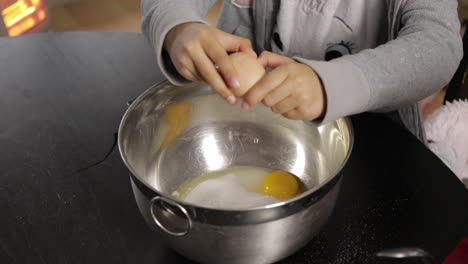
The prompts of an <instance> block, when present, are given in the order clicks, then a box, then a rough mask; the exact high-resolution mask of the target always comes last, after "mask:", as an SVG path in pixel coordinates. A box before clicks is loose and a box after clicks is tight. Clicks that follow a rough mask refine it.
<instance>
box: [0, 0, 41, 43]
mask: <svg viewBox="0 0 468 264" xmlns="http://www.w3.org/2000/svg"><path fill="white" fill-rule="evenodd" d="M42 2H43V0H17V1H16V2H14V3H13V4H11V5H10V6H8V7H7V8H5V9H4V10H3V11H2V16H3V21H4V22H5V26H6V28H7V30H8V35H10V36H12V37H13V36H18V35H21V34H23V33H25V32H26V31H28V30H30V29H32V28H33V27H34V26H36V25H37V24H38V23H40V22H42V21H44V20H45V19H46V17H47V13H46V11H45V8H44V5H43V3H42ZM36 14H37V16H36Z"/></svg>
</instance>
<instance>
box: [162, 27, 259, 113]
mask: <svg viewBox="0 0 468 264" xmlns="http://www.w3.org/2000/svg"><path fill="white" fill-rule="evenodd" d="M164 48H165V49H166V50H167V51H168V53H169V55H170V57H171V60H172V63H173V64H174V66H175V68H176V69H177V71H178V72H179V73H180V74H181V75H182V76H183V77H184V78H186V79H188V80H192V81H205V82H207V83H209V84H210V85H211V86H212V87H213V88H214V90H216V92H218V93H219V94H220V95H221V96H222V97H224V98H225V99H226V100H227V101H228V102H229V103H231V104H234V103H235V102H236V98H235V96H234V95H233V93H232V91H231V90H230V89H229V88H228V86H229V87H230V88H233V89H236V88H239V86H240V84H239V77H238V74H237V72H236V69H235V68H234V66H233V64H232V62H231V59H230V58H229V55H228V54H227V52H228V51H230V52H238V51H242V52H246V53H249V54H252V56H255V57H257V54H256V53H255V52H254V51H253V49H252V45H251V43H250V40H248V39H245V38H241V37H238V36H234V35H231V34H228V33H226V32H223V31H221V30H218V29H216V28H214V27H212V26H208V25H205V24H201V23H184V24H180V25H177V26H175V27H174V28H173V29H171V30H170V31H169V33H168V34H167V36H166V39H165V41H164ZM215 65H218V67H219V68H218V70H217V69H216V68H215Z"/></svg>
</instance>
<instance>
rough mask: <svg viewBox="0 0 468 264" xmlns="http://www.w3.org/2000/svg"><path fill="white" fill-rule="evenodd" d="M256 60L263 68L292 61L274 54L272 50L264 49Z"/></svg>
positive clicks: (273, 67)
mask: <svg viewBox="0 0 468 264" xmlns="http://www.w3.org/2000/svg"><path fill="white" fill-rule="evenodd" d="M258 62H259V63H260V64H261V65H262V66H263V68H271V69H275V68H276V67H278V66H280V65H282V64H285V63H290V62H294V60H293V59H291V58H288V57H285V56H281V55H278V54H275V53H273V52H269V51H264V52H262V54H260V56H259V57H258Z"/></svg>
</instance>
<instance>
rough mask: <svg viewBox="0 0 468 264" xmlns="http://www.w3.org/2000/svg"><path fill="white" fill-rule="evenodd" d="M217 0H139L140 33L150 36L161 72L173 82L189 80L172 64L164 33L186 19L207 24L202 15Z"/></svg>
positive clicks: (186, 20) (177, 83)
mask: <svg viewBox="0 0 468 264" xmlns="http://www.w3.org/2000/svg"><path fill="white" fill-rule="evenodd" d="M215 2H216V0H142V1H141V11H142V17H143V20H142V24H141V28H142V31H143V33H144V34H145V35H146V37H147V38H148V39H149V41H150V44H151V45H152V47H153V50H154V52H155V54H156V60H157V63H158V65H159V67H160V69H161V72H162V73H163V74H164V75H165V76H166V78H167V79H168V80H169V81H170V82H171V83H173V84H175V85H182V84H184V83H187V82H188V80H186V79H185V78H183V77H182V76H181V75H180V74H179V73H178V72H177V70H176V69H175V67H174V66H173V65H172V62H171V59H170V57H169V54H168V53H167V52H166V51H165V50H164V48H163V44H164V39H165V38H166V35H167V33H168V32H169V31H170V30H171V29H172V28H173V27H175V26H177V25H179V24H182V23H187V22H199V23H204V24H207V22H206V21H205V20H204V19H203V18H204V17H205V15H206V13H207V12H208V9H209V8H210V7H211V6H212V5H213V4H214V3H215Z"/></svg>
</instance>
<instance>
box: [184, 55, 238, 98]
mask: <svg viewBox="0 0 468 264" xmlns="http://www.w3.org/2000/svg"><path fill="white" fill-rule="evenodd" d="M193 61H194V64H195V67H196V68H197V71H198V72H199V73H200V75H201V77H202V78H203V80H204V81H206V82H207V83H209V84H210V85H211V87H213V89H214V90H215V91H216V92H217V93H218V94H219V95H220V96H222V97H223V98H224V99H225V100H226V101H227V102H228V103H230V104H235V103H236V97H235V96H234V95H233V94H232V92H231V91H230V90H229V89H228V88H227V87H226V84H225V83H224V81H223V79H222V78H221V76H220V75H219V73H218V72H217V71H216V69H215V66H214V65H213V62H212V61H211V60H210V59H209V58H208V57H207V56H206V55H205V54H204V53H197V54H195V55H194V60H193Z"/></svg>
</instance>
